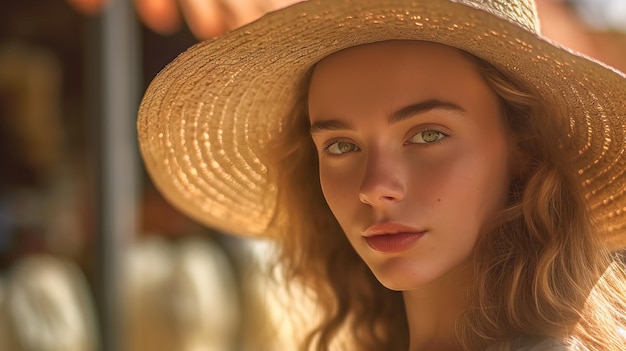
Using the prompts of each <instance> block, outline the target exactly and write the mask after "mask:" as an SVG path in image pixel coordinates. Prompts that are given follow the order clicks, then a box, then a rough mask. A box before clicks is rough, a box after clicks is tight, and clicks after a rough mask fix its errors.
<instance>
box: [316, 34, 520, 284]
mask: <svg viewBox="0 0 626 351" xmlns="http://www.w3.org/2000/svg"><path fill="white" fill-rule="evenodd" d="M309 88H310V90H309V96H308V103H309V115H310V121H311V135H312V137H313V140H314V142H315V145H316V147H317V150H318V154H319V155H318V156H319V168H320V180H321V185H322V191H323V193H324V196H325V198H326V201H327V202H328V204H329V206H330V209H331V210H332V212H333V214H334V215H335V217H336V218H337V220H338V222H339V224H340V225H341V227H342V229H343V230H344V232H345V234H346V235H347V237H348V239H349V241H350V243H351V244H352V246H353V247H354V249H355V250H356V251H357V252H358V254H359V255H360V256H361V257H362V259H363V260H364V261H365V262H366V263H367V265H368V266H369V267H370V269H371V270H372V272H373V273H374V274H375V275H376V277H377V278H378V280H380V282H381V283H382V284H383V285H385V286H386V287H388V288H390V289H394V290H411V289H416V288H419V287H422V286H425V285H426V284H429V283H433V282H435V281H437V280H439V279H441V278H442V277H445V276H450V275H452V272H455V271H461V270H462V267H464V266H466V264H467V263H468V261H469V259H470V256H471V254H472V251H473V249H474V246H475V243H476V241H477V239H478V237H479V236H480V235H481V231H482V228H483V225H484V224H485V223H486V222H487V221H489V220H490V219H491V218H493V216H494V215H495V214H496V213H497V212H498V211H499V210H500V209H501V208H502V206H503V205H504V203H505V201H506V197H507V194H508V188H509V158H510V157H509V154H510V152H509V150H510V149H511V147H510V144H511V142H510V140H509V139H510V138H509V137H508V135H507V131H506V127H505V125H504V122H503V118H502V116H501V112H500V108H499V104H498V99H497V97H496V95H495V94H494V93H493V92H492V91H491V90H490V89H489V88H488V86H487V85H486V83H485V82H484V81H483V79H482V78H481V75H480V74H479V73H478V71H477V69H476V67H475V64H474V63H473V62H472V61H471V60H470V59H469V58H468V57H466V56H465V55H463V54H462V53H461V52H459V51H457V50H456V49H453V48H450V47H447V46H443V45H438V44H434V43H427V42H409V41H393V42H383V43H377V44H370V45H365V46H360V47H355V48H351V49H347V50H344V51H341V52H339V53H336V54H333V55H331V56H330V57H328V58H326V59H324V60H323V61H321V62H320V63H319V64H318V65H317V66H316V68H315V69H314V71H313V75H312V77H311V82H310V87H309Z"/></svg>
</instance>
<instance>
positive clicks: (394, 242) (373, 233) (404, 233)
mask: <svg viewBox="0 0 626 351" xmlns="http://www.w3.org/2000/svg"><path fill="white" fill-rule="evenodd" d="M424 234H426V230H423V229H417V228H413V227H409V226H405V225H402V224H398V223H392V222H385V223H377V224H374V225H372V226H371V227H369V228H367V229H366V230H365V232H363V237H364V238H365V242H366V243H367V244H368V245H369V247H371V248H372V249H374V250H376V251H379V252H383V253H395V252H402V251H405V250H408V249H409V248H411V247H412V246H413V245H414V244H415V243H416V242H417V241H418V240H419V239H420V238H421V237H422V236H424Z"/></svg>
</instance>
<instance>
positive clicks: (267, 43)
mask: <svg viewBox="0 0 626 351" xmlns="http://www.w3.org/2000/svg"><path fill="white" fill-rule="evenodd" d="M538 28H539V24H538V20H537V16H536V10H535V6H534V3H533V2H532V1H531V0H506V1H505V0H455V1H451V0H359V1H356V0H316V1H306V2H302V3H298V4H296V5H293V6H291V7H288V8H285V9H282V10H279V11H276V12H273V13H270V14H268V15H266V16H264V17H263V18H261V19H259V20H258V21H256V22H254V23H251V24H249V25H247V26H245V27H243V28H240V29H239V30H236V31H234V32H231V33H228V34H226V35H224V36H222V37H219V38H216V39H214V40H210V41H206V42H203V43H200V44H197V45H195V46H193V47H192V48H190V49H189V50H188V51H186V52H185V53H183V54H181V55H180V56H179V57H178V58H177V59H175V60H174V61H173V62H172V63H171V64H170V65H168V66H167V67H166V68H165V69H164V70H163V71H162V72H161V73H160V74H159V75H158V76H157V77H156V78H155V79H154V81H153V82H152V84H151V85H150V87H149V88H148V90H147V92H146V94H145V97H144V99H143V101H142V103H141V107H140V109H139V120H138V129H139V141H140V147H141V152H142V154H143V157H144V160H145V163H146V166H147V169H148V172H149V174H150V175H151V176H152V179H153V180H154V182H155V184H156V186H157V187H158V188H159V189H160V191H161V192H162V193H163V194H164V195H165V196H166V198H168V199H169V200H170V201H171V202H172V203H173V204H174V205H175V206H177V207H178V208H179V209H180V210H182V211H183V212H185V213H186V214H188V215H190V216H191V217H193V218H194V219H196V220H198V221H200V222H202V223H205V224H207V225H209V226H211V227H215V228H218V229H221V230H224V231H226V232H230V233H235V234H241V235H272V233H273V231H274V228H271V227H270V226H269V225H268V223H269V221H270V219H271V217H272V214H273V213H274V209H275V204H276V187H277V184H275V182H274V180H273V179H269V177H268V173H267V171H268V169H267V166H266V160H265V159H263V152H262V150H263V147H264V145H265V144H266V143H267V141H268V140H269V139H270V138H272V136H274V135H275V134H276V133H277V131H279V129H280V126H281V121H283V120H284V119H285V118H286V116H287V114H288V111H289V110H290V108H291V107H292V106H293V104H294V101H295V100H296V97H297V89H296V86H297V84H298V83H299V82H300V81H301V80H302V78H303V77H304V75H305V73H306V72H307V71H309V70H310V69H311V67H312V65H313V64H315V63H316V62H318V61H319V60H321V59H322V58H324V57H325V56H328V55H329V54H332V53H334V52H336V51H338V50H341V49H344V48H348V47H352V46H355V45H359V44H366V43H372V42H378V41H383V40H391V39H405V40H406V39H408V40H426V41H433V42H438V43H442V44H446V45H449V46H453V47H456V48H459V49H462V50H465V51H467V52H470V53H472V54H474V55H476V56H478V57H481V58H483V59H485V60H486V61H488V62H490V63H492V64H493V65H494V66H495V67H497V68H498V69H499V70H501V71H502V72H504V73H505V74H507V75H509V76H513V77H517V78H518V79H519V80H520V81H521V82H522V83H523V84H527V85H528V87H530V88H532V89H535V90H537V91H538V92H539V93H540V94H541V95H542V96H543V97H544V98H545V100H546V101H547V103H549V104H550V105H553V106H554V107H555V108H556V109H558V110H560V111H559V112H561V113H560V114H559V115H564V116H570V121H569V125H570V130H569V133H568V136H569V137H571V138H572V139H573V144H574V145H575V146H576V147H577V148H578V150H579V152H578V155H577V157H575V158H574V159H572V162H573V163H574V165H575V166H576V167H577V169H578V170H579V171H578V174H579V176H580V181H581V183H582V184H584V187H585V191H586V197H587V199H588V202H589V206H590V207H591V209H592V211H593V214H594V215H595V216H596V218H597V220H598V221H599V223H600V224H601V225H603V226H604V229H606V231H607V232H608V233H609V235H610V238H609V240H611V241H614V242H613V243H614V244H615V245H616V246H615V247H617V241H615V240H618V239H619V238H620V237H621V236H623V235H622V234H623V233H625V232H626V195H625V192H626V189H625V184H624V183H625V180H626V178H625V177H624V172H626V152H625V146H626V145H625V143H626V135H625V133H626V128H625V124H626V115H625V113H626V79H625V77H624V75H623V74H622V73H619V72H617V71H615V70H613V69H611V68H608V67H606V66H604V65H602V64H600V63H598V62H595V61H593V60H591V59H589V58H585V57H583V56H582V55H579V54H576V53H573V52H570V51H568V50H567V49H564V48H561V47H559V46H558V45H556V44H554V43H551V42H550V41H549V40H547V39H545V38H542V37H541V36H540V35H539V34H538V33H539V29H538ZM620 245H621V243H620Z"/></svg>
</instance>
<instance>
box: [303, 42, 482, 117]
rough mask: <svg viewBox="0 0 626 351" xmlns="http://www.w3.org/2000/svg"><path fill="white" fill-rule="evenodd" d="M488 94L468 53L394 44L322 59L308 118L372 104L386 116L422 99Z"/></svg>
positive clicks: (359, 48)
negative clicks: (343, 107) (390, 111)
mask: <svg viewBox="0 0 626 351" xmlns="http://www.w3.org/2000/svg"><path fill="white" fill-rule="evenodd" d="M490 93H491V91H490V89H489V88H488V86H487V85H486V83H485V81H484V79H483V77H482V75H481V74H480V72H479V71H478V68H477V64H476V62H475V60H473V59H472V58H471V56H470V55H469V54H466V53H464V52H462V51H460V50H458V49H455V48H452V47H449V46H446V45H441V44H436V43H432V42H424V41H400V40H398V41H385V42H379V43H374V44H367V45H361V46H356V47H352V48H349V49H345V50H342V51H339V52H337V53H334V54H332V55H330V56H328V57H326V58H325V59H323V60H322V61H320V62H319V63H318V64H317V65H316V66H315V68H314V69H313V72H312V76H311V81H310V84H309V94H308V100H309V110H310V111H309V113H313V114H314V113H315V112H316V110H317V109H319V108H322V109H324V110H326V109H327V108H331V109H333V110H337V109H341V108H342V106H350V107H353V106H355V105H360V106H363V108H365V107H366V105H373V104H374V103H375V102H380V103H377V104H376V107H379V108H381V109H383V110H385V111H379V112H382V113H387V112H389V110H392V109H395V108H397V107H399V106H402V105H403V104H408V103H415V102H417V101H419V100H423V99H441V100H444V101H454V100H464V101H465V102H471V101H472V100H483V98H484V96H485V94H487V95H490ZM459 102H461V101H459ZM369 107H372V106H369ZM369 107H368V108H369ZM322 112H324V113H325V114H326V112H341V111H322Z"/></svg>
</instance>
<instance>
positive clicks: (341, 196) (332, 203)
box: [320, 168, 358, 221]
mask: <svg viewBox="0 0 626 351" xmlns="http://www.w3.org/2000/svg"><path fill="white" fill-rule="evenodd" d="M355 183H356V182H355V179H354V178H351V177H350V176H348V175H347V174H343V173H341V172H337V170H328V169H324V168H320V185H321V187H322V193H323V194H324V198H325V199H326V202H327V203H328V206H329V207H330V210H331V211H332V213H333V215H334V216H335V217H336V218H337V219H338V220H339V221H341V218H342V214H344V212H346V211H347V210H349V203H350V200H351V199H353V198H354V197H355V196H356V198H357V199H358V194H353V192H354V191H353V190H352V187H354V184H355Z"/></svg>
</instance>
